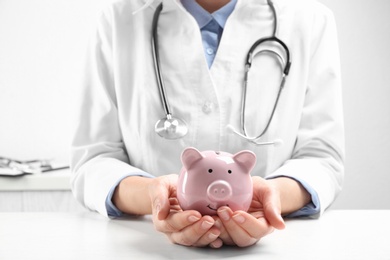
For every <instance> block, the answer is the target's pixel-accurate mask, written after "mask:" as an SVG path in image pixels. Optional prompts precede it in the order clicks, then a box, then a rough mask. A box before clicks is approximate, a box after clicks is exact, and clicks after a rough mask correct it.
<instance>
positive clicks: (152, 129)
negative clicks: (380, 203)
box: [71, 0, 344, 248]
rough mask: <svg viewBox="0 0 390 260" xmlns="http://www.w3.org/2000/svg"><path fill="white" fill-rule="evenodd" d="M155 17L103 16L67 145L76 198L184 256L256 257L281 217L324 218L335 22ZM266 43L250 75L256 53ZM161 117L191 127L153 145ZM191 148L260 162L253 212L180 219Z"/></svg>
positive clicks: (331, 169)
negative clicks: (201, 252) (237, 251)
mask: <svg viewBox="0 0 390 260" xmlns="http://www.w3.org/2000/svg"><path fill="white" fill-rule="evenodd" d="M161 7H162V9H161V12H159V11H160V10H159V8H160V1H153V0H151V1H150V0H149V1H146V0H138V1H129V0H118V1H115V2H113V3H112V4H110V5H109V6H108V7H107V8H106V9H105V10H104V11H103V12H102V13H101V16H100V20H99V22H98V26H97V29H96V31H95V33H94V34H93V35H92V41H91V45H90V49H89V52H88V58H87V63H86V67H85V73H84V80H83V82H82V83H83V84H82V100H81V102H80V104H81V107H80V108H79V112H80V113H79V117H78V118H77V125H76V129H75V130H76V131H75V135H74V139H73V144H72V157H71V167H72V178H71V183H72V189H73V192H74V195H75V197H76V198H77V199H78V200H79V201H80V202H81V203H82V204H83V205H84V206H85V207H87V208H88V209H91V210H95V211H98V212H100V213H101V214H103V215H106V216H110V217H120V216H121V215H122V214H125V213H126V214H152V215H153V222H154V225H155V227H156V229H157V230H158V231H160V232H163V233H165V234H166V235H167V236H168V238H169V239H170V240H171V241H172V242H174V243H178V244H183V245H187V246H211V247H214V248H219V247H221V246H222V245H223V244H227V245H237V246H241V247H244V246H250V245H252V244H255V243H256V242H257V241H259V240H260V239H261V238H262V237H263V236H265V235H267V234H269V233H270V232H272V230H273V229H274V228H277V229H282V228H284V222H283V219H282V216H289V217H297V216H311V217H318V216H320V215H321V214H322V213H323V211H324V210H325V209H326V208H327V207H328V206H329V205H330V204H331V203H332V202H333V200H334V199H335V197H336V196H337V194H338V193H339V192H340V190H341V187H342V182H343V174H344V169H343V162H344V133H343V118H342V103H341V80H340V68H339V56H338V46H337V39H336V29H335V23H334V19H333V15H332V13H331V12H330V11H329V10H328V9H327V8H326V7H324V6H322V5H321V4H319V3H317V2H315V1H311V0H274V3H273V2H271V1H267V0H230V1H229V0H213V1H211V0H196V1H195V0H182V1H179V0H163V1H162V6H161ZM153 21H155V23H153ZM154 32H155V33H154ZM269 37H271V38H272V40H270V41H265V42H263V43H261V44H260V45H258V46H255V47H254V49H253V53H252V56H251V57H250V58H249V62H250V66H246V63H248V58H247V57H248V51H249V50H250V49H251V47H252V46H253V44H254V43H255V42H256V41H258V40H259V39H265V38H269ZM274 38H277V39H278V40H280V42H281V43H279V42H278V41H276V40H274ZM152 43H154V46H155V51H156V52H157V53H154V52H153V51H152V47H151V46H152ZM284 45H285V46H284ZM156 59H157V61H156ZM290 62H291V66H289V63H290ZM249 67H250V71H249V72H248V73H247V74H246V71H247V70H248V68H249ZM158 73H161V79H160V80H159V79H158ZM245 79H247V81H246V80H245ZM160 81H161V82H160ZM244 82H247V84H244ZM161 83H162V84H163V85H164V86H163V87H161ZM244 89H245V91H243V90H244ZM243 101H245V102H243ZM161 118H163V120H164V119H165V120H167V119H168V123H172V124H174V125H175V124H176V123H178V122H179V125H177V127H176V129H181V122H183V124H185V126H186V127H185V129H184V130H185V131H183V132H182V133H181V134H180V136H177V137H176V136H174V137H172V136H169V133H168V135H165V136H164V134H162V133H161V132H159V133H156V130H157V132H158V129H156V128H160V130H161V125H160V126H159V123H157V124H156V122H160V121H159V120H160V119H161ZM176 118H177V120H178V121H174V120H175V119H176ZM164 124H166V123H162V128H164V127H163V126H164ZM174 129H175V128H173V130H174ZM162 130H163V131H162V132H164V130H168V132H171V133H172V131H173V130H172V129H171V131H170V128H168V129H162ZM180 131H181V130H180ZM188 146H194V147H196V148H197V149H199V150H220V151H226V152H230V153H236V152H238V151H240V150H244V149H248V150H252V151H253V152H255V153H256V155H257V159H258V162H257V164H256V166H255V168H254V170H253V172H252V175H253V183H254V184H253V185H254V194H253V195H254V199H253V202H252V206H251V208H250V209H249V211H248V212H241V211H238V212H232V211H231V210H230V209H229V208H228V207H221V208H220V209H218V216H215V217H210V216H201V215H200V214H199V212H196V211H192V210H189V211H181V210H180V208H179V207H178V205H177V201H176V197H175V187H176V181H177V173H178V171H179V170H180V168H181V162H180V154H181V152H182V151H183V149H184V148H186V147H188Z"/></svg>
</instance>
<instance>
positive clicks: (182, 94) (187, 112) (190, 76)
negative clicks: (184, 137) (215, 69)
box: [158, 0, 220, 149]
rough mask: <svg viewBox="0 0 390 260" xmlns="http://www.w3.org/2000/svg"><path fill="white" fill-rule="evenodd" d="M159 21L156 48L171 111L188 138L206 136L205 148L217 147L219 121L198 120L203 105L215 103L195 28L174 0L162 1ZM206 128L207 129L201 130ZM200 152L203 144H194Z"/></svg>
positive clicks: (203, 118)
mask: <svg viewBox="0 0 390 260" xmlns="http://www.w3.org/2000/svg"><path fill="white" fill-rule="evenodd" d="M163 5H164V7H163V11H162V13H161V16H160V21H159V27H158V31H159V39H160V43H159V48H160V55H161V56H160V57H161V62H162V68H161V69H162V70H163V77H164V81H165V84H166V86H167V87H166V89H167V90H166V92H167V94H168V97H169V99H170V104H171V109H172V111H173V113H174V114H176V115H177V116H178V117H180V118H183V119H184V120H185V121H186V122H187V123H188V125H191V130H192V131H191V133H189V135H190V136H189V138H190V139H191V141H192V142H193V143H195V142H196V140H198V139H197V136H204V135H208V136H210V138H209V140H208V143H207V145H208V146H209V147H211V146H214V147H218V142H219V132H220V131H219V130H220V124H219V120H218V119H216V118H215V117H202V116H204V112H203V111H202V107H203V105H204V104H218V100H217V95H216V89H215V85H214V82H213V80H212V78H211V75H210V71H209V69H208V67H207V62H206V59H205V56H204V51H203V45H202V39H201V34H200V30H199V26H198V24H197V23H196V21H195V19H194V18H193V17H192V16H191V15H190V14H189V13H187V12H186V11H185V9H184V8H183V7H182V6H181V4H180V3H179V2H177V1H175V0H163ZM171 100H172V101H171ZM204 126H207V127H204ZM197 147H200V149H201V148H202V147H203V141H202V142H198V143H197Z"/></svg>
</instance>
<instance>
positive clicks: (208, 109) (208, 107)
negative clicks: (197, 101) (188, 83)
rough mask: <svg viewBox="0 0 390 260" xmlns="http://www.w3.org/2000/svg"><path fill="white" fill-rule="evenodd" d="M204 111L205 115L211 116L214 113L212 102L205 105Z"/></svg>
mask: <svg viewBox="0 0 390 260" xmlns="http://www.w3.org/2000/svg"><path fill="white" fill-rule="evenodd" d="M202 111H203V113H205V114H210V113H211V111H213V103H212V102H210V101H206V102H204V104H203V107H202Z"/></svg>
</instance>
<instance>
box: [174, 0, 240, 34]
mask: <svg viewBox="0 0 390 260" xmlns="http://www.w3.org/2000/svg"><path fill="white" fill-rule="evenodd" d="M181 2H182V4H183V6H184V8H185V9H186V10H187V11H188V12H189V13H190V14H191V15H192V16H193V17H194V18H195V20H196V22H197V23H198V25H199V27H200V28H201V29H202V28H203V27H204V26H206V25H207V24H208V23H209V22H210V21H211V20H213V19H214V20H215V21H216V22H217V23H218V24H219V26H221V27H222V28H224V27H225V24H226V21H227V18H228V17H229V15H230V14H231V13H232V12H233V10H234V7H235V6H236V3H237V0H230V2H229V3H227V4H226V5H224V6H223V7H221V8H220V9H218V10H217V11H215V12H214V13H212V14H210V13H209V12H207V11H206V10H204V9H203V8H202V7H201V6H200V5H199V4H198V3H197V2H196V1H195V0H181Z"/></svg>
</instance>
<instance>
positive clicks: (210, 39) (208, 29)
mask: <svg viewBox="0 0 390 260" xmlns="http://www.w3.org/2000/svg"><path fill="white" fill-rule="evenodd" d="M181 2H182V4H183V6H184V8H185V9H186V10H187V11H188V12H189V13H190V14H191V15H192V16H193V17H194V18H195V20H196V22H197V23H198V25H199V28H200V32H201V36H202V42H203V48H204V53H205V57H206V61H207V64H208V66H209V68H210V67H211V65H212V64H213V61H214V58H215V55H216V53H217V50H218V46H219V42H220V40H221V37H222V33H223V29H224V28H225V24H226V21H227V19H228V17H229V16H230V14H231V13H232V12H233V10H234V8H235V6H236V3H237V0H231V1H230V2H229V3H227V4H226V5H225V6H223V7H222V8H220V9H219V10H217V11H215V12H213V13H212V14H210V13H209V12H207V11H206V10H204V9H203V8H202V7H201V6H200V5H199V4H198V3H197V2H196V1H195V0H181ZM137 175H138V176H144V177H151V178H152V177H153V176H152V175H150V174H148V173H143V172H142V173H141V172H140V173H139V174H137ZM278 177H283V176H278ZM296 181H298V182H299V183H301V185H302V186H303V187H304V188H305V189H306V190H307V191H308V192H309V193H310V195H311V198H312V201H311V202H310V203H309V204H307V205H306V206H305V207H303V208H301V209H300V210H298V211H296V212H293V213H291V214H290V215H288V217H299V216H311V215H315V214H317V213H319V211H320V203H319V199H318V195H317V193H316V192H315V190H313V189H312V188H311V187H310V186H309V185H307V184H306V182H304V181H303V180H296ZM119 182H120V181H119ZM119 182H118V183H119ZM115 188H116V185H115V186H114V187H113V188H112V189H111V191H110V193H109V194H108V196H107V199H106V208H107V213H108V215H109V216H112V217H119V216H121V215H122V214H123V213H122V212H121V211H120V210H118V209H117V208H116V207H115V205H114V204H113V203H112V196H113V193H114V191H115Z"/></svg>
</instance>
